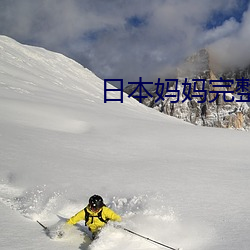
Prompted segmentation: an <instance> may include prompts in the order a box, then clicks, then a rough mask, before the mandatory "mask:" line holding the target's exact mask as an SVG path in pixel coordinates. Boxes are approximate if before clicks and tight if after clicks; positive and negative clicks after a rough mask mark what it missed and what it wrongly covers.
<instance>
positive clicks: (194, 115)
mask: <svg viewBox="0 0 250 250" xmlns="http://www.w3.org/2000/svg"><path fill="white" fill-rule="evenodd" d="M172 78H173V77H172ZM242 78H244V79H248V82H245V83H244V84H245V85H247V84H248V87H247V89H248V90H247V91H242V89H241V87H240V85H242V84H241V83H240V82H239V81H237V80H238V79H242ZM249 78H250V67H245V68H238V69H235V68H225V67H223V66H222V65H219V64H218V63H216V56H215V55H213V53H211V52H210V51H209V50H207V49H202V50H200V51H198V52H197V53H195V54H194V55H192V56H190V57H188V58H187V59H186V60H185V62H183V63H182V64H181V65H180V66H179V67H178V69H177V73H176V77H175V79H177V81H178V83H177V84H176V82H174V81H169V83H170V85H169V88H168V89H167V87H166V86H167V83H166V82H165V85H164V89H163V90H162V86H160V87H159V86H157V84H155V85H154V86H153V87H152V88H151V89H150V90H149V93H150V94H151V95H152V97H148V98H146V99H144V100H143V103H144V104H145V105H146V106H148V107H152V108H155V109H156V110H158V111H160V112H162V113H165V114H167V115H171V116H174V117H177V118H180V119H182V120H184V121H187V122H190V123H192V124H195V125H201V126H207V127H219V128H233V129H241V130H249V127H250V109H249V101H246V98H248V96H249V95H250V94H249V93H250V89H249ZM193 79H196V80H193ZM164 80H165V79H161V82H164ZM220 80H232V84H231V83H228V82H223V81H221V82H220ZM210 81H212V82H210ZM213 81H217V82H213ZM216 85H217V86H216ZM226 85H227V86H226ZM135 88H136V86H134V85H129V86H128V87H127V88H126V89H125V92H126V93H128V94H131V93H132V92H133V91H134V89H135ZM244 90H245V89H244ZM177 91H179V94H180V98H179V101H178V102H176V99H177V97H176V96H177ZM161 92H162V94H161V96H163V97H164V98H163V99H164V100H162V99H160V100H159V93H161ZM223 92H228V93H226V94H224V93H223ZM243 92H244V95H243V94H242V93H243ZM217 93H218V95H217ZM238 93H241V94H238ZM232 95H233V97H232ZM144 96H148V95H147V94H146V93H144ZM232 98H234V100H233V101H232V102H231V101H230V100H232ZM241 100H245V101H241Z"/></svg>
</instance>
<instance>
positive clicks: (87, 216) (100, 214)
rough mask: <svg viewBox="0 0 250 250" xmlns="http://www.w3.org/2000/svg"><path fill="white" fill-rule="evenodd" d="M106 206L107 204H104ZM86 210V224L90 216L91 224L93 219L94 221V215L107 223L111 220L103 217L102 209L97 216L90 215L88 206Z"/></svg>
mask: <svg viewBox="0 0 250 250" xmlns="http://www.w3.org/2000/svg"><path fill="white" fill-rule="evenodd" d="M104 206H105V205H104ZM84 212H85V219H84V220H85V226H87V222H88V221H89V219H90V218H91V219H92V221H91V223H90V224H92V223H93V221H94V217H97V218H98V219H99V220H100V221H102V222H104V223H107V222H108V221H109V219H107V220H104V219H103V218H102V210H101V211H100V212H99V213H98V214H97V215H96V216H92V215H90V213H89V212H88V210H87V207H85V208H84Z"/></svg>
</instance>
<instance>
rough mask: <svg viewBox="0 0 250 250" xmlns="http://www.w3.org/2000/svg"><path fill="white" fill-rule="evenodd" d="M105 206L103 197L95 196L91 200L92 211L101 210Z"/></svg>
mask: <svg viewBox="0 0 250 250" xmlns="http://www.w3.org/2000/svg"><path fill="white" fill-rule="evenodd" d="M103 205H104V204H103V199H102V197H101V196H99V195H96V194H95V195H93V196H91V197H90V198H89V206H90V209H93V210H99V209H100V208H102V207H103Z"/></svg>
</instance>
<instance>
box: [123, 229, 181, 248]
mask: <svg viewBox="0 0 250 250" xmlns="http://www.w3.org/2000/svg"><path fill="white" fill-rule="evenodd" d="M122 229H123V230H125V231H127V232H129V233H131V234H134V235H137V236H139V237H141V238H143V239H145V240H148V241H151V242H154V243H156V244H158V245H161V246H163V247H166V248H169V249H171V250H180V248H173V247H170V246H167V245H165V244H162V243H160V242H158V241H155V240H152V239H150V238H148V237H145V236H143V235H141V234H138V233H135V232H133V231H131V230H129V229H127V228H124V227H123V228H122Z"/></svg>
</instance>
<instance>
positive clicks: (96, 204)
mask: <svg viewBox="0 0 250 250" xmlns="http://www.w3.org/2000/svg"><path fill="white" fill-rule="evenodd" d="M80 220H85V225H86V226H87V227H88V228H89V230H90V231H91V232H92V234H93V238H95V236H96V235H97V233H98V231H99V230H100V229H101V228H102V227H103V226H105V224H106V223H107V222H108V221H109V220H112V221H118V222H120V221H121V220H122V219H121V217H120V216H119V215H118V214H116V213H115V212H114V211H113V210H111V209H110V208H108V207H106V206H105V205H104V203H103V199H102V197H101V196H99V195H93V196H91V197H90V198H89V204H88V206H87V207H85V208H84V209H82V210H81V211H79V212H78V213H77V214H75V215H74V216H72V217H71V218H70V219H69V220H68V221H67V224H70V225H74V224H76V223H77V222H78V221H80Z"/></svg>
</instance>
